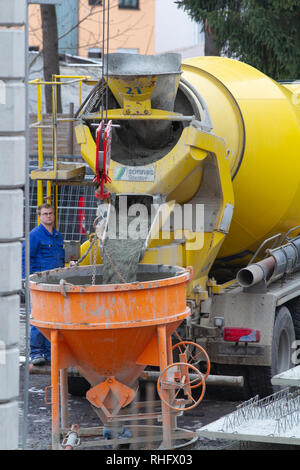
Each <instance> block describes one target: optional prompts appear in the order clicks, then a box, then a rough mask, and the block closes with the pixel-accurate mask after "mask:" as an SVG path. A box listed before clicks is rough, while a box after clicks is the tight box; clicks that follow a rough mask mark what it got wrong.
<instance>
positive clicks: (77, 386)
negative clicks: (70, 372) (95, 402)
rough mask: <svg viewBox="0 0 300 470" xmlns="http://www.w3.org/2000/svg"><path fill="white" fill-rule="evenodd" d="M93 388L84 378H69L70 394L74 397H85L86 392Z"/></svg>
mask: <svg viewBox="0 0 300 470" xmlns="http://www.w3.org/2000/svg"><path fill="white" fill-rule="evenodd" d="M90 388H91V385H90V384H89V382H88V381H87V380H86V379H85V378H84V377H76V376H69V377H68V392H69V393H70V395H73V396H74V397H85V394H86V392H87V391H88V390H89V389H90Z"/></svg>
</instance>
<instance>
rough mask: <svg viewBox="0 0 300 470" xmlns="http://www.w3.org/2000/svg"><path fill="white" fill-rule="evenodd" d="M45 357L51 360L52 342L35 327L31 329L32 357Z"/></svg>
mask: <svg viewBox="0 0 300 470" xmlns="http://www.w3.org/2000/svg"><path fill="white" fill-rule="evenodd" d="M35 357H44V358H45V359H46V361H50V360H51V343H50V341H48V340H47V338H45V336H44V335H42V333H41V332H40V331H39V330H38V329H37V328H36V327H35V326H31V329H30V358H31V359H34V358H35Z"/></svg>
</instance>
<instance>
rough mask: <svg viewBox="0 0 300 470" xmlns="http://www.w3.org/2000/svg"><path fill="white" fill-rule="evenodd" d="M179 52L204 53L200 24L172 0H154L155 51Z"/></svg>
mask: <svg viewBox="0 0 300 470" xmlns="http://www.w3.org/2000/svg"><path fill="white" fill-rule="evenodd" d="M164 52H179V53H182V56H183V57H188V56H189V53H190V57H192V56H195V55H203V54H204V33H202V32H201V25H200V24H197V23H196V22H194V21H192V20H191V19H190V18H189V16H188V15H187V13H186V12H185V11H184V10H182V9H179V8H178V7H177V5H176V3H175V1H174V0H156V3H155V53H156V54H161V53H164Z"/></svg>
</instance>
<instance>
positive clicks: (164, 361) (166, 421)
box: [157, 325, 172, 449]
mask: <svg viewBox="0 0 300 470" xmlns="http://www.w3.org/2000/svg"><path fill="white" fill-rule="evenodd" d="M157 336H158V346H159V361H160V371H161V372H162V371H163V370H164V369H165V368H166V367H167V366H168V355H169V354H168V349H169V348H168V347H167V337H166V326H165V325H163V326H158V327H157ZM162 393H163V396H164V398H165V400H166V402H169V392H168V390H163V391H162ZM161 407H162V421H163V446H164V447H165V448H166V449H171V448H172V437H171V433H172V426H171V413H170V408H169V407H168V406H167V404H166V403H164V402H163V401H162V403H161Z"/></svg>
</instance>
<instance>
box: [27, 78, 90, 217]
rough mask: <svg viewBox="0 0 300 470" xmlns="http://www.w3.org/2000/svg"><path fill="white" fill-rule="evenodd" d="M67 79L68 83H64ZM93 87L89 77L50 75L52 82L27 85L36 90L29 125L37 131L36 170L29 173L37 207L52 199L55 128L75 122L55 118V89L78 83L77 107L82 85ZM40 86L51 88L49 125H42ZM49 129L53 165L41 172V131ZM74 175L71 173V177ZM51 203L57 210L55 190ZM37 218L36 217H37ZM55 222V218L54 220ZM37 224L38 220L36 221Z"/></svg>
mask: <svg viewBox="0 0 300 470" xmlns="http://www.w3.org/2000/svg"><path fill="white" fill-rule="evenodd" d="M65 79H68V81H64V80H65ZM83 82H85V83H86V84H90V85H93V84H94V81H92V80H91V77H90V76H83V75H52V81H42V79H41V78H36V79H35V80H31V81H30V82H29V85H36V90H37V121H36V122H33V123H32V124H30V128H36V129H37V135H38V170H37V171H34V172H32V173H31V177H32V179H36V180H37V206H39V205H40V204H42V203H43V202H45V201H47V202H49V203H51V198H52V184H51V183H52V182H54V181H55V180H56V179H57V178H58V161H57V126H58V124H59V122H71V121H76V118H74V117H71V116H70V117H67V118H59V117H58V116H57V87H58V86H62V85H71V84H74V83H78V106H79V107H80V106H81V104H82V84H83ZM42 86H51V87H52V122H51V124H44V123H43V115H42V105H43V102H42ZM43 128H50V129H52V157H53V162H52V163H53V165H52V169H50V170H49V169H48V170H47V171H45V170H43V166H44V155H43V137H42V129H43ZM73 175H74V173H72V177H73ZM43 180H46V181H47V189H46V197H44V190H43ZM53 199H54V201H53V203H54V206H55V207H56V210H57V190H56V189H55V190H54V194H53ZM37 217H38V216H37ZM56 220H57V218H56ZM37 222H38V223H39V218H38V219H37Z"/></svg>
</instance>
